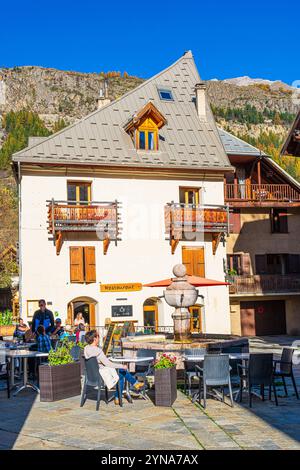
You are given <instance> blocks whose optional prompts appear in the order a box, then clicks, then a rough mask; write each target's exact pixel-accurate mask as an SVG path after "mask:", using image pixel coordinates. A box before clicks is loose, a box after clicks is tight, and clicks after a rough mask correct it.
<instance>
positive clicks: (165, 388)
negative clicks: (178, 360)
mask: <svg viewBox="0 0 300 470" xmlns="http://www.w3.org/2000/svg"><path fill="white" fill-rule="evenodd" d="M154 386H155V405H156V406H172V405H173V403H174V401H175V400H176V398H177V371H176V367H171V368H170V369H155V372H154Z"/></svg>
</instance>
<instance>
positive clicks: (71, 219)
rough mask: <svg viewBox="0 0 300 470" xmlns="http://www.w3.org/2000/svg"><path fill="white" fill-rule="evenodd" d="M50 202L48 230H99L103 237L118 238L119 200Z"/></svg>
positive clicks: (53, 231) (52, 231)
mask: <svg viewBox="0 0 300 470" xmlns="http://www.w3.org/2000/svg"><path fill="white" fill-rule="evenodd" d="M47 203H48V230H49V232H50V233H53V234H54V233H55V232H56V231H61V232H65V231H97V233H99V234H101V233H103V237H104V238H105V237H107V236H108V237H109V238H110V239H111V240H116V239H117V238H118V234H119V222H120V220H119V207H120V203H119V202H118V201H113V202H111V201H110V202H98V201H91V202H84V201H81V202H79V203H76V202H74V201H57V200H54V199H52V200H51V201H47Z"/></svg>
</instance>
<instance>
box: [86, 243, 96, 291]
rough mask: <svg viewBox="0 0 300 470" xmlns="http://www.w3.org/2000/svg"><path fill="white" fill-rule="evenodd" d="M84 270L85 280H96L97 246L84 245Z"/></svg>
mask: <svg viewBox="0 0 300 470" xmlns="http://www.w3.org/2000/svg"><path fill="white" fill-rule="evenodd" d="M84 271H85V282H96V258H95V247H94V246H85V247H84Z"/></svg>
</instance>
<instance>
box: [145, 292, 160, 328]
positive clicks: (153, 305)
mask: <svg viewBox="0 0 300 470" xmlns="http://www.w3.org/2000/svg"><path fill="white" fill-rule="evenodd" d="M158 301H159V299H157V298H156V297H150V298H149V299H146V300H145V302H144V304H143V314H144V326H149V327H150V328H151V329H153V330H154V331H155V332H157V328H158Z"/></svg>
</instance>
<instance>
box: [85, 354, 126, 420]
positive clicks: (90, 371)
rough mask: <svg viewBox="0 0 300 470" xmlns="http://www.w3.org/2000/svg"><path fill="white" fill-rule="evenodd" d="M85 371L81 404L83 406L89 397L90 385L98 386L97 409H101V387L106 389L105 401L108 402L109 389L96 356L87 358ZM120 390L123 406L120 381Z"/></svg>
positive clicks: (120, 399) (118, 385)
mask: <svg viewBox="0 0 300 470" xmlns="http://www.w3.org/2000/svg"><path fill="white" fill-rule="evenodd" d="M84 362H85V371H84V384H83V389H82V394H81V400H80V406H81V407H82V406H83V405H84V404H85V401H86V399H87V391H88V387H93V388H94V389H95V388H97V403H96V411H98V410H99V406H100V399H101V389H103V388H104V390H105V403H106V404H108V389H107V387H106V386H105V385H104V382H103V379H102V377H101V375H100V372H99V364H98V361H97V359H96V357H91V358H90V359H85V360H84ZM117 387H118V392H119V403H120V406H122V396H121V393H120V383H119V382H118V384H117Z"/></svg>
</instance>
